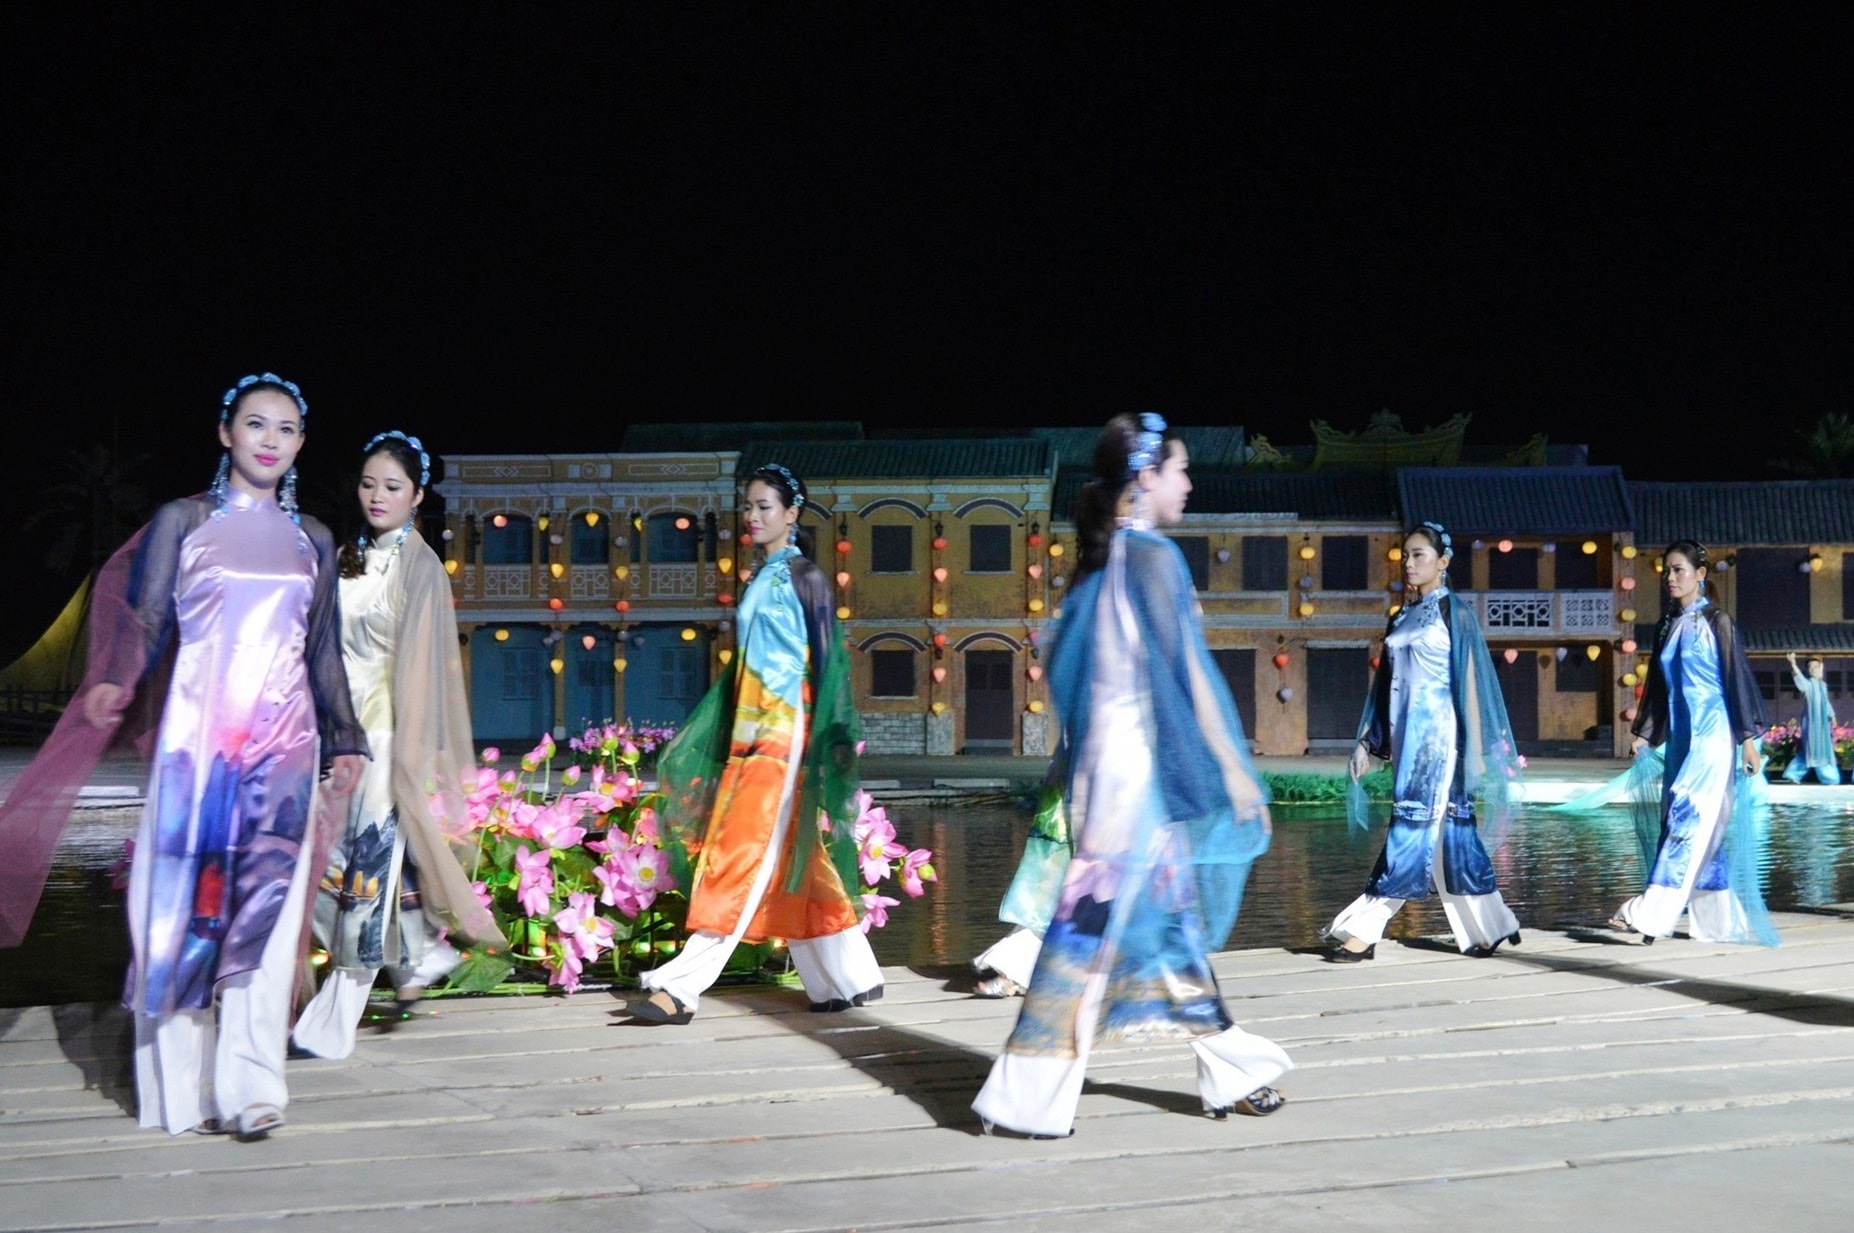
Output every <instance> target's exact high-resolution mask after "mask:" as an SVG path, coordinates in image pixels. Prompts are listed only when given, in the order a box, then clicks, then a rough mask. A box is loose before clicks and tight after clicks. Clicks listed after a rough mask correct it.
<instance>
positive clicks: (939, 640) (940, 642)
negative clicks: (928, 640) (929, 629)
mask: <svg viewBox="0 0 1854 1233" xmlns="http://www.w3.org/2000/svg"><path fill="white" fill-rule="evenodd" d="M933 644H934V645H935V646H936V647H941V648H944V647H945V646H946V635H945V634H935V635H934V636H933Z"/></svg>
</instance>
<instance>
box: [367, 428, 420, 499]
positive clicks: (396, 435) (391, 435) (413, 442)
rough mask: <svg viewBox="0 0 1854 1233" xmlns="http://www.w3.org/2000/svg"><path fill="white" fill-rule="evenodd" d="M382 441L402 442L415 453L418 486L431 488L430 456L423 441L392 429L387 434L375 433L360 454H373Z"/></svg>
mask: <svg viewBox="0 0 1854 1233" xmlns="http://www.w3.org/2000/svg"><path fill="white" fill-rule="evenodd" d="M382 441H404V442H405V443H406V444H407V445H409V446H411V447H412V448H413V449H414V450H415V451H417V453H418V486H419V487H420V488H429V487H431V455H430V454H427V453H426V452H425V443H424V442H423V441H420V440H419V439H418V438H417V437H408V436H406V434H405V433H403V432H400V431H399V430H398V429H397V428H394V429H392V430H390V431H388V432H381V433H375V434H374V437H373V440H371V441H369V442H367V444H365V445H363V446H361V453H363V454H371V453H372V452H373V447H374V446H376V445H378V444H379V443H380V442H382Z"/></svg>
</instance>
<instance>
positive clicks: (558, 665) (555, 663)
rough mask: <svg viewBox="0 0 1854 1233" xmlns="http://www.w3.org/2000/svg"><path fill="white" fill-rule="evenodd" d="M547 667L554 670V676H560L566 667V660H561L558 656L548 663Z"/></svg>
mask: <svg viewBox="0 0 1854 1233" xmlns="http://www.w3.org/2000/svg"><path fill="white" fill-rule="evenodd" d="M547 666H548V667H549V668H550V669H552V670H553V674H554V675H555V676H559V675H560V673H561V671H562V670H563V669H564V668H565V667H566V660H564V659H561V658H559V657H558V656H556V657H555V658H553V659H550V660H548V661H547Z"/></svg>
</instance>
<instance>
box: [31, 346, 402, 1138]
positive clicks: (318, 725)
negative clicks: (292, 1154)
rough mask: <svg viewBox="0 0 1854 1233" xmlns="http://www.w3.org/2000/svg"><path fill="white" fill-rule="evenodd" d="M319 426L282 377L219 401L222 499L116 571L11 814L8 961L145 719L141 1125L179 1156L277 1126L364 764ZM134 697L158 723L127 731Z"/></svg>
mask: <svg viewBox="0 0 1854 1233" xmlns="http://www.w3.org/2000/svg"><path fill="white" fill-rule="evenodd" d="M307 412H308V406H307V403H306V402H305V401H304V400H303V398H302V394H301V391H300V390H299V389H298V388H297V387H296V386H295V385H294V384H292V383H290V382H287V381H284V380H283V379H282V378H280V377H277V376H276V375H275V374H272V373H263V374H260V375H256V376H251V377H246V378H244V379H242V380H241V381H239V382H238V384H236V385H234V386H233V387H232V388H231V389H229V390H227V391H226V393H225V396H224V398H223V399H222V400H221V404H220V408H219V441H220V444H221V445H223V446H224V447H225V453H224V455H223V456H222V457H221V459H220V462H219V473H218V475H217V477H216V478H215V479H214V481H213V483H212V486H211V487H210V488H209V489H208V490H207V491H206V492H205V493H204V494H202V495H200V496H196V497H186V498H183V499H181V500H178V501H171V502H169V503H168V504H166V505H164V506H162V507H161V509H160V510H159V511H158V512H157V513H156V514H155V516H154V519H153V521H151V522H150V523H149V524H148V526H146V527H144V528H143V529H142V530H141V531H140V532H138V533H137V534H136V536H135V537H134V538H133V539H131V540H130V542H129V543H128V544H127V545H125V546H124V548H123V549H122V550H121V551H120V552H118V553H117V554H116V556H115V557H114V558H112V560H111V561H110V562H109V564H108V565H106V566H105V567H104V569H103V571H102V573H101V574H100V575H99V577H98V579H97V583H96V586H95V588H94V594H95V599H94V601H93V606H92V610H91V628H90V669H89V673H88V675H87V676H86V677H85V681H84V685H83V687H82V689H81V690H80V692H79V694H78V695H77V696H76V697H75V698H73V699H72V703H71V705H70V706H69V707H68V708H67V709H66V712H65V714H64V717H63V718H62V719H61V720H60V721H59V724H58V727H57V728H56V730H54V732H53V734H52V736H51V738H50V739H49V740H48V741H47V742H46V744H45V747H44V749H43V750H41V751H40V754H39V756H38V757H37V758H36V759H35V760H34V762H33V765H32V766H31V767H30V768H28V769H27V770H26V771H25V772H24V773H22V774H21V776H20V777H19V779H18V780H17V781H16V782H15V784H14V787H13V791H12V793H11V795H10V796H9V798H8V800H7V804H6V807H5V809H4V811H3V812H0V865H3V866H4V867H5V868H6V869H7V871H8V876H7V878H6V879H5V882H4V891H3V892H0V899H3V900H4V919H5V933H4V936H0V943H4V944H9V945H10V944H16V943H17V942H18V941H19V936H20V933H21V932H23V930H24V926H25V924H26V922H27V920H28V919H29V918H30V916H31V913H32V910H33V908H34V906H35V905H36V904H37V901H38V897H39V893H40V891H41V889H42V888H43V885H44V882H45V877H46V872H47V869H48V867H49V864H50V861H51V855H52V850H53V848H54V847H55V846H56V842H57V836H58V833H59V831H60V830H61V829H62V828H63V825H64V823H65V821H66V819H67V817H68V815H69V811H70V807H71V804H72V802H73V801H74V799H75V794H76V791H77V789H78V788H79V787H81V785H82V783H83V781H84V779H85V778H86V777H87V776H88V775H89V773H90V771H91V770H92V769H93V768H94V767H95V764H96V761H97V759H98V758H99V757H100V756H101V754H102V752H103V750H104V748H105V746H106V745H108V744H109V742H110V740H111V737H112V736H114V735H116V734H118V733H121V734H122V735H124V736H130V735H132V733H130V732H129V731H128V730H129V729H140V728H143V727H144V724H145V722H146V719H147V716H148V715H149V714H150V713H151V712H152V713H154V717H153V719H152V721H151V722H152V726H153V730H154V738H153V757H152V762H153V765H152V768H151V773H150V777H149V782H148V795H147V804H146V806H145V807H144V810H143V813H142V821H141V826H140V829H139V830H138V832H137V834H136V838H135V851H134V857H133V859H132V862H131V865H130V871H129V904H128V915H129V932H130V939H131V943H132V951H133V960H132V964H131V967H130V969H129V975H128V981H127V987H126V990H125V992H124V995H123V1000H124V1003H125V1004H126V1006H127V1007H128V1009H129V1010H130V1012H131V1014H132V1016H133V1019H134V1024H135V1087H136V1097H137V1102H138V1104H139V1106H140V1120H141V1123H142V1125H144V1126H160V1127H164V1128H165V1129H166V1130H168V1131H169V1132H170V1133H172V1134H179V1133H181V1132H182V1131H187V1130H196V1131H201V1132H206V1133H218V1132H224V1131H232V1130H236V1131H237V1132H238V1134H239V1135H240V1137H241V1138H260V1137H262V1136H264V1135H265V1134H267V1133H269V1132H270V1131H272V1130H274V1129H276V1128H277V1127H279V1126H281V1125H282V1124H283V1111H284V1108H285V1105H286V1104H287V1102H288V1091H287V1089H286V1087H285V1083H284V1074H283V1065H284V1056H285V1052H286V1049H287V1040H288V1034H289V1016H290V1010H291V1004H292V993H293V990H294V985H295V980H296V977H297V974H298V972H299V970H300V962H299V960H300V956H301V952H302V947H303V942H304V938H305V936H306V930H305V928H304V905H305V903H306V902H307V899H308V895H309V892H310V890H311V888H312V886H313V884H314V881H315V874H316V873H318V872H319V870H316V869H313V868H312V865H313V859H312V856H311V847H312V845H311V844H310V842H309V833H310V830H311V827H312V825H313V823H312V819H313V818H314V817H315V815H316V809H317V806H318V800H320V801H321V802H322V803H324V804H325V803H326V802H327V801H328V800H329V799H330V798H339V797H342V796H344V795H345V794H346V793H347V792H348V791H349V790H350V789H351V787H352V786H353V783H354V781H355V778H356V776H357V775H358V773H359V771H360V769H361V766H362V765H363V763H364V762H365V755H366V754H367V751H368V747H367V739H366V736H365V734H364V733H363V731H362V729H361V727H360V725H359V723H358V722H357V721H356V719H355V715H354V709H353V706H352V704H351V702H350V699H349V695H348V683H347V679H346V676H345V675H344V674H343V672H342V666H341V646H340V641H339V639H340V618H339V614H338V612H337V602H338V601H337V595H336V583H335V572H336V570H335V543H334V540H333V538H332V537H331V536H330V535H329V533H328V531H327V530H326V529H325V528H324V527H323V526H322V525H321V524H320V523H318V522H316V521H315V520H314V519H312V518H307V517H304V516H302V515H301V514H299V513H298V512H297V510H296V499H295V486H296V478H295V477H296V472H295V461H296V456H297V453H298V451H299V450H300V449H301V448H302V444H303V439H304V425H305V420H306V418H307ZM163 679H165V682H166V683H165V686H164V687H163V686H162V685H161V684H160V682H161V681H162V680H163ZM138 691H141V692H145V693H153V694H158V695H159V697H158V702H159V705H158V706H148V707H138V708H136V709H135V710H130V709H129V707H130V703H131V702H134V701H137V699H136V694H137V693H138ZM141 701H144V702H149V703H153V702H155V701H157V699H156V698H144V699H141ZM125 717H128V720H129V722H126V723H125V722H124V721H125ZM324 772H326V773H327V778H326V780H325V781H323V782H322V784H321V787H320V788H318V779H320V778H321V776H322V774H323V773H324Z"/></svg>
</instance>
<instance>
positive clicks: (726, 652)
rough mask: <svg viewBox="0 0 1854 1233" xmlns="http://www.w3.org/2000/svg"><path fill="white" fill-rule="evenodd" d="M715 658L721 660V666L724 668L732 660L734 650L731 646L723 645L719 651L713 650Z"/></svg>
mask: <svg viewBox="0 0 1854 1233" xmlns="http://www.w3.org/2000/svg"><path fill="white" fill-rule="evenodd" d="M715 658H716V659H719V660H720V661H721V666H722V667H723V668H725V667H727V666H728V665H729V664H731V663H733V662H734V651H733V649H732V648H731V647H725V646H724V647H722V648H721V649H720V650H719V651H716V652H715Z"/></svg>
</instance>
